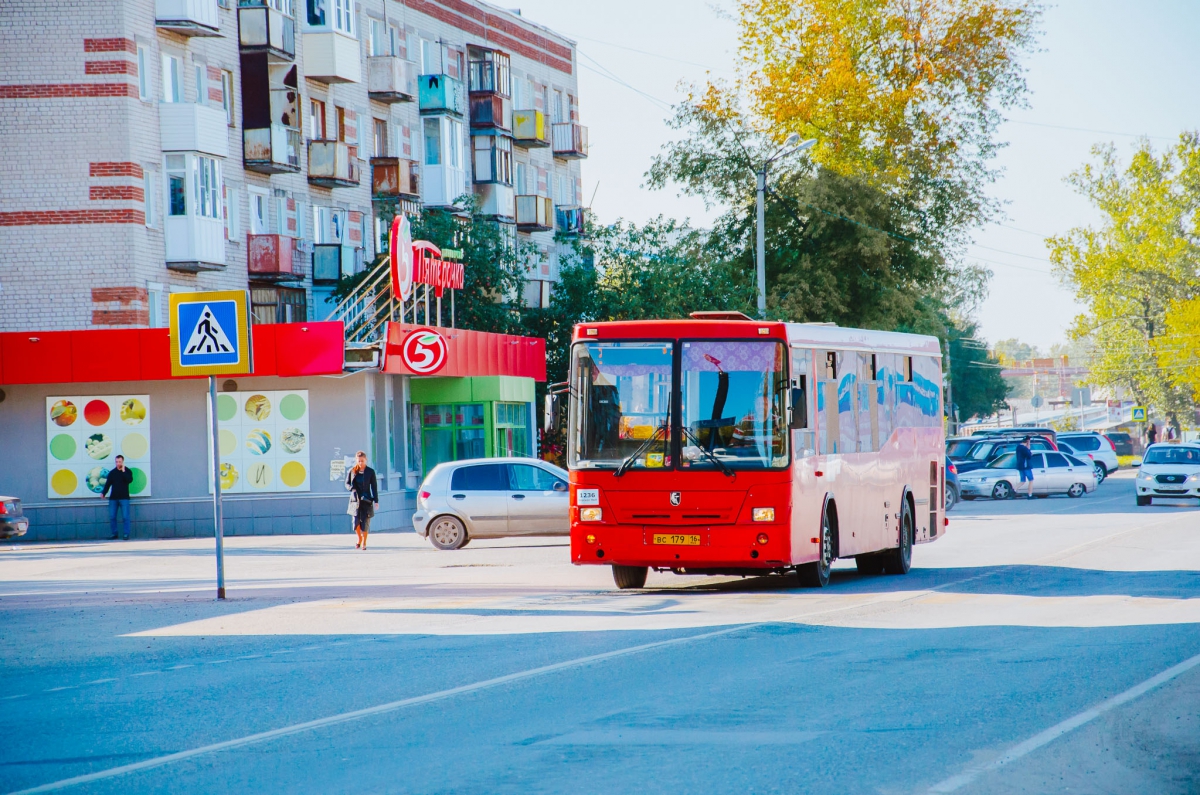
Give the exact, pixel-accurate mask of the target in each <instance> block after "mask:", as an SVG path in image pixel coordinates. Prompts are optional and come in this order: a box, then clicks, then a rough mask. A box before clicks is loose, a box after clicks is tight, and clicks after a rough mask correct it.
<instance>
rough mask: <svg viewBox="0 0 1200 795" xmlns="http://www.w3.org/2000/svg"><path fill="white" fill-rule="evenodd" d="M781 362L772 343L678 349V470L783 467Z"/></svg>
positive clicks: (696, 344) (697, 343) (697, 344)
mask: <svg viewBox="0 0 1200 795" xmlns="http://www.w3.org/2000/svg"><path fill="white" fill-rule="evenodd" d="M784 356H785V351H784V346H783V345H782V344H780V343H778V342H774V341H770V342H768V341H762V342H759V341H757V340H754V341H749V340H745V341H727V340H692V341H687V342H684V343H683V346H682V357H683V360H682V362H681V379H682V383H681V384H680V389H681V392H682V397H683V400H682V407H683V411H682V414H683V416H682V417H681V425H682V429H681V430H682V438H681V439H680V444H681V445H682V456H681V460H680V462H679V465H680V467H681V468H688V469H712V468H714V467H718V468H721V469H755V468H758V469H761V468H765V467H781V466H787V464H788V458H787V410H786V404H785V403H784V393H785V392H786V390H787V379H786V377H785V375H784V371H783V363H784Z"/></svg>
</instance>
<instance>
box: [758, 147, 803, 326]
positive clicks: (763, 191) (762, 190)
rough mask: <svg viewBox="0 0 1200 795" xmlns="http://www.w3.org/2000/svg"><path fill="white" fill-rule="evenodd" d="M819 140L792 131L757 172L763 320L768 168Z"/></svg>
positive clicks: (764, 315)
mask: <svg viewBox="0 0 1200 795" xmlns="http://www.w3.org/2000/svg"><path fill="white" fill-rule="evenodd" d="M816 142H817V139H816V138H809V139H808V140H807V141H804V142H803V143H801V142H800V136H799V135H798V134H797V133H792V134H791V135H789V136H788V138H787V141H785V142H784V144H783V148H782V149H780V150H779V151H778V152H776V153H775V154H773V155H771V156H770V157H769V158H767V159H766V160H765V161H764V162H763V164H762V168H760V169H759V170H758V172H757V175H756V176H757V178H758V182H757V185H756V186H755V187H756V189H757V191H756V196H755V200H756V204H757V206H756V208H755V210H756V215H757V218H756V221H757V224H756V225H757V227H758V229H757V232H756V234H755V243H756V246H755V247H756V249H757V251H756V252H755V257H754V260H755V270H756V272H757V277H758V316H759V317H760V318H762V319H763V320H766V318H767V254H766V247H767V233H766V214H767V212H766V203H767V169H768V168H769V167H770V165H771V164H772V163H774V162H775V161H776V160H778V159H779V158H781V157H787V156H788V155H793V154H795V153H796V152H803V151H804V150H805V149H808V148H809V147H811V146H812V145H813V144H815V143H816Z"/></svg>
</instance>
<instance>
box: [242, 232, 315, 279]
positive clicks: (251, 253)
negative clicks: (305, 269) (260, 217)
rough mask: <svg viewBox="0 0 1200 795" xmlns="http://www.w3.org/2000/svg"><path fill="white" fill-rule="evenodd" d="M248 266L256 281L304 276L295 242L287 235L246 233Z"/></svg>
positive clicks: (252, 277) (251, 275) (251, 276)
mask: <svg viewBox="0 0 1200 795" xmlns="http://www.w3.org/2000/svg"><path fill="white" fill-rule="evenodd" d="M246 252H247V267H248V270H249V272H250V278H251V279H253V280H255V281H288V280H291V279H299V278H302V277H303V274H302V273H301V272H300V267H299V266H300V257H299V256H297V255H296V250H295V242H294V240H293V239H292V238H290V237H288V236H287V235H246Z"/></svg>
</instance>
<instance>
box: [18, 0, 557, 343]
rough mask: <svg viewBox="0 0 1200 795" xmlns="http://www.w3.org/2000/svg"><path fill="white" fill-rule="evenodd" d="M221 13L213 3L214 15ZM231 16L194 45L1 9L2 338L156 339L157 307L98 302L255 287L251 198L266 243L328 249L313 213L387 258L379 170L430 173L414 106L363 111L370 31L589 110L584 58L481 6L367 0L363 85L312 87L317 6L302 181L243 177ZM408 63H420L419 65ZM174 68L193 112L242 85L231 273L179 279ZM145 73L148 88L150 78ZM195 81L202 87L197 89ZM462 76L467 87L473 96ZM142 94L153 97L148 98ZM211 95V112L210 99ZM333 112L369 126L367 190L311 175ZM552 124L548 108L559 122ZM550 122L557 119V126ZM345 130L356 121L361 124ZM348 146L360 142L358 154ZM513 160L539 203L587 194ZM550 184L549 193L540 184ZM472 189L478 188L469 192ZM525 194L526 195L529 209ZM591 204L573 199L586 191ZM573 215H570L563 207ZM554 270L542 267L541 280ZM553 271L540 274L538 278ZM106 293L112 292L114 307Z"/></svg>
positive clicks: (317, 311)
mask: <svg viewBox="0 0 1200 795" xmlns="http://www.w3.org/2000/svg"><path fill="white" fill-rule="evenodd" d="M213 2H214V3H215V0H213ZM230 5H231V6H233V7H232V8H228V9H227V8H220V9H219V10H218V11H217V12H216V13H217V15H218V22H219V29H220V33H221V36H220V37H193V38H189V37H186V36H183V35H180V34H178V33H175V32H172V31H168V30H163V29H160V28H158V27H156V25H155V2H154V0H89V2H87V3H74V4H62V3H58V4H46V3H44V2H38V1H37V0H6V2H4V3H0V52H4V54H5V57H4V58H3V59H0V110H3V112H2V113H0V137H2V139H3V140H4V141H6V142H7V145H8V147H9V148H8V152H7V154H8V156H7V157H6V158H4V160H3V162H0V250H3V251H4V253H5V256H4V257H3V258H0V291H2V293H3V295H4V297H5V300H6V307H7V308H6V310H5V312H3V313H0V331H12V330H27V329H41V330H48V331H49V330H57V329H77V328H87V327H92V326H103V327H113V326H145V325H147V324H154V325H159V324H161V323H162V322H163V320H164V318H165V315H161V310H160V316H159V317H156V318H152V317H150V313H149V309H150V304H151V302H150V301H149V299H148V295H147V296H146V297H140V298H137V299H135V300H133V301H131V302H127V303H124V304H122V303H120V299H110V300H112V301H116V302H117V303H110V302H109V301H108V300H106V301H101V302H100V303H97V300H98V299H96V298H95V295H94V293H95V291H96V290H99V291H104V290H124V289H127V288H129V287H131V286H132V287H135V288H136V289H138V290H141V291H151V290H153V291H160V292H161V294H162V295H161V297H160V303H159V304H157V305H158V306H161V305H165V303H166V298H165V294H166V293H169V292H171V291H176V290H197V289H201V290H218V289H246V288H247V287H248V286H249V284H250V282H249V275H248V272H247V245H246V237H247V234H248V233H250V232H251V231H252V219H251V216H250V210H251V204H250V197H251V195H252V194H259V195H261V194H265V196H266V198H267V211H268V217H267V219H266V229H265V230H264V231H266V232H268V233H284V234H294V235H297V236H298V237H300V238H301V239H302V240H304V241H307V242H308V243H312V242H317V241H316V234H317V231H316V230H315V228H314V227H315V224H314V208H316V207H323V208H334V209H337V210H341V211H344V212H345V213H346V218H348V219H349V218H361V219H363V220H362V224H361V226H360V227H358V228H356V229H353V230H349V231H347V232H345V233H344V241H345V242H346V243H353V244H355V245H361V246H362V247H363V254H364V260H365V261H367V262H369V261H371V260H372V259H373V258H374V257H375V254H376V252H375V250H374V249H375V234H374V231H375V230H374V218H375V207H374V206H373V204H372V195H371V166H370V163H369V158H370V157H371V156H372V155H375V154H387V155H393V156H396V155H399V156H404V157H408V158H411V159H414V160H417V161H420V160H421V158H422V156H423V149H424V139H423V134H422V122H421V117H420V114H419V111H418V108H417V104H416V103H415V102H414V103H397V104H384V103H380V102H376V101H373V100H371V99H370V98H369V97H368V95H367V83H366V80H367V61H366V58H367V53H368V46H369V45H368V39H369V31H370V23H371V20H372V19H378V20H382V21H384V23H385V25H390V26H394V27H396V28H397V29H399V31H400V32H401V33H400V42H399V44H400V48H401V53H400V54H401V55H403V56H405V57H407V58H409V59H410V60H416V61H419V60H420V57H421V56H420V41H421V40H422V39H424V40H427V41H431V42H441V43H442V44H445V45H447V46H449V47H452V48H454V49H456V50H458V51H460V52H465V51H466V48H467V46H468V45H478V46H490V47H499V48H501V49H504V50H505V51H507V52H509V54H510V55H511V56H512V73H513V78H514V80H529V81H532V82H533V84H534V85H535V86H536V92H539V93H536V94H535V96H536V102H537V104H538V106H539V107H542V106H543V101H542V95H541V93H540V91H541V90H542V89H543V87H545V88H546V89H552V90H558V91H560V92H562V94H563V96H564V103H565V102H566V100H565V97H567V96H571V97H575V96H578V90H577V77H576V68H575V55H574V44H573V42H571V41H569V40H567V39H564V38H562V37H560V36H557V35H556V34H554V33H553V32H551V31H548V30H546V29H544V28H541V27H539V26H537V25H535V24H532V23H530V22H529V21H527V20H524V19H522V18H521V17H519V16H516V15H514V14H510V13H507V12H504V11H502V10H499V9H496V8H494V7H492V6H488V5H484V4H483V3H479V2H475V1H474V0H409V1H408V2H407V3H406V4H405V5H403V6H401V5H400V4H397V3H395V2H394V1H393V0H359V1H358V2H357V16H356V20H357V29H358V39H359V52H360V55H361V57H362V73H363V75H362V82H359V83H334V84H327V83H324V82H320V81H316V80H312V79H309V78H307V77H306V76H305V53H304V35H303V34H305V33H306V32H308V30H307V16H306V13H305V0H297V2H296V12H297V13H296V20H295V26H296V35H295V46H296V57H295V61H294V64H295V66H296V67H297V72H298V76H299V92H298V93H299V97H298V101H297V107H298V108H299V111H300V113H299V115H300V119H301V122H302V126H303V129H302V136H303V140H302V142H301V146H300V151H299V156H300V163H301V170H300V171H299V172H298V173H282V174H274V175H267V174H261V173H257V172H254V171H247V170H245V169H244V168H243V163H242V152H243V132H242V126H241V124H242V110H243V108H242V97H241V96H240V92H241V77H240V74H241V52H240V50H239V36H238V12H237V8H236V6H237V3H230ZM412 47H415V49H413V51H411V52H408V50H409V49H410V48H412ZM164 55H170V56H174V57H175V58H177V59H178V63H179V80H180V83H181V88H182V96H181V97H180V99H181V100H182V102H184V103H195V102H196V101H197V99H199V100H201V101H202V102H203V104H205V105H207V106H208V107H210V108H213V109H216V110H219V111H221V112H222V113H223V112H224V108H223V105H224V103H225V101H226V97H225V91H224V78H225V74H226V73H229V74H230V75H231V76H232V82H233V86H234V95H233V97H232V98H231V100H232V104H233V109H232V118H233V123H232V124H231V125H229V126H228V127H227V130H226V132H227V142H226V143H227V150H228V156H227V157H225V158H224V159H223V160H222V161H221V163H220V167H221V178H222V181H223V183H224V194H223V195H224V197H226V198H227V199H232V200H231V201H228V202H227V203H226V206H225V207H222V208H221V213H222V215H224V214H226V213H228V214H229V215H230V218H229V220H228V222H227V231H226V238H227V239H226V240H225V242H224V261H225V264H224V266H223V268H221V269H219V270H212V271H204V272H200V273H188V272H183V271H180V270H172V269H170V268H168V267H167V264H166V261H167V252H168V245H167V243H168V240H167V236H168V229H169V228H173V227H170V226H169V224H170V223H171V222H173V220H174V219H172V218H170V217H169V216H168V209H169V206H168V203H169V190H168V187H169V186H168V181H167V176H166V160H167V155H166V153H165V152H164V142H163V138H162V132H161V126H160V119H161V118H162V116H161V107H160V106H161V104H162V103H161V100H162V98H163V96H164V88H163V71H162V58H163V56H164ZM139 63H142V64H143V65H144V68H145V74H139V72H138V64H139ZM197 75H200V76H202V77H203V78H204V81H203V83H202V84H198V83H197ZM465 77H466V76H465V75H463V78H464V80H465ZM143 95H144V96H143ZM198 95H199V96H198ZM314 99H317V100H320V101H322V102H325V103H327V106H328V108H329V113H330V120H331V122H332V120H333V118H334V115H333V112H334V108H335V107H341V108H343V109H344V110H345V111H346V113H345V117H346V118H347V120H355V119H357V123H358V124H359V128H358V129H359V134H358V135H357V142H356V146H357V153H358V157H359V158H361V160H362V166H363V168H362V177H361V181H360V183H359V185H358V186H356V187H337V188H332V189H330V188H324V187H320V186H317V185H314V184H312V183H310V182H309V181H308V177H307V139H308V138H310V137H311V131H310V129H309V127H308V125H309V115H310V102H311V100H314ZM546 110H547V111H549V108H546ZM375 120H382V121H384V122H386V123H387V124H388V125H389V129H390V133H389V136H388V141H389V143H388V148H389V151H388V152H380V153H376V152H373V151H371V150H372V148H373V141H374V122H375ZM548 121H549V120H548ZM463 122H464V124H463V130H464V132H463V141H462V144H463V158H464V162H465V163H466V164H467V169H468V175H469V173H470V162H471V161H470V152H471V149H470V141H469V137H468V135H469V124H467V120H466V119H463ZM347 123H351V122H350V121H348V122H347ZM352 138H353V136H352V135H347V139H348V140H350V139H352ZM514 161H515V162H519V163H522V164H523V167H527V168H528V169H529V173H531V174H532V175H533V176H532V178H531V179H530V180H529V191H532V190H536V189H539V188H540V190H541V192H543V193H552V192H553V191H555V190H557V188H556V187H555V186H557V185H559V184H561V183H560V181H559V177H562V179H563V180H566V181H569V184H570V185H571V186H573V187H575V186H577V184H578V177H579V173H580V171H579V169H580V164H579V162H578V161H569V162H568V161H561V160H556V159H554V158H553V157H552V155H551V153H550V152H549V150H546V149H541V150H518V149H514ZM543 172H545V173H546V174H548V175H549V178H548V179H547V180H546V183H545V184H543V183H542V180H541V179H540V175H541V174H542V173H543ZM468 178H469V176H468ZM523 192H527V191H526V190H525V189H523V188H519V187H518V188H517V189H516V193H518V194H519V193H523ZM574 193H575V201H578V200H579V197H578V193H579V191H578V189H577V187H576V189H575V190H574ZM568 203H569V202H568ZM522 237H523V238H525V239H527V240H528V241H530V242H533V243H535V244H536V245H537V247H538V248H539V249H540V250H542V251H545V252H549V257H550V262H549V265H550V271H551V273H552V274H553V275H554V276H555V277H556V276H557V262H556V257H555V254H554V245H553V233H551V232H545V233H536V234H533V235H522ZM309 250H310V249H309V248H308V247H307V246H302V247H301V251H300V252H299V253H297V257H298V258H299V259H300V260H301V263H300V268H299V270H300V271H301V272H302V273H303V274H305V276H304V278H303V280H301V281H297V282H294V283H292V286H294V287H302V288H303V289H304V290H305V291H306V295H307V304H308V307H309V315H310V317H315V318H323V317H325V316H326V315H327V314H328V312H329V311H330V309H331V308H332V307H331V305H327V304H325V302H324V296H325V294H327V292H328V288H327V287H324V288H321V289H323V290H325V292H324V293H322V292H320V291H319V290H315V289H314V285H313V283H312V279H311V273H312V266H311V255H310V254H308V253H307V252H308V251H309ZM545 264H546V263H543V265H545ZM539 270H541V271H542V272H543V273H544V272H545V268H540V269H539ZM101 294H103V293H101Z"/></svg>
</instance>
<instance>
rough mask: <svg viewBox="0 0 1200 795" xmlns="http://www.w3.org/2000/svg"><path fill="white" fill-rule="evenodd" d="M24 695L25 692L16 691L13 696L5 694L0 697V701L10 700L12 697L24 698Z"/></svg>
mask: <svg viewBox="0 0 1200 795" xmlns="http://www.w3.org/2000/svg"><path fill="white" fill-rule="evenodd" d="M26 695H27V694H26V693H17V694H16V695H15V696H5V697H4V698H0V701H11V700H13V699H14V698H25V696H26Z"/></svg>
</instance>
